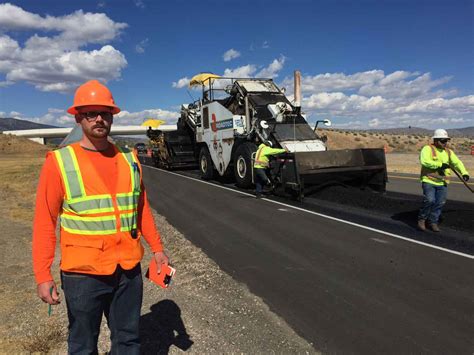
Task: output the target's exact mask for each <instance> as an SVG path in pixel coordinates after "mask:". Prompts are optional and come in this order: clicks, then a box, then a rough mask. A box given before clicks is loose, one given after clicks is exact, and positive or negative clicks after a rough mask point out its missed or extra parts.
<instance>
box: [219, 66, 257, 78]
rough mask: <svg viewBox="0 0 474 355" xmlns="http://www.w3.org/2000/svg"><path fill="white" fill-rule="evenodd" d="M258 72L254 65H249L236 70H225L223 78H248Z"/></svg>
mask: <svg viewBox="0 0 474 355" xmlns="http://www.w3.org/2000/svg"><path fill="white" fill-rule="evenodd" d="M256 71H257V67H256V66H255V65H254V64H247V65H243V66H241V67H237V68H234V69H229V68H227V69H225V70H224V75H223V76H225V77H229V78H248V77H252V76H253V74H255V72H256Z"/></svg>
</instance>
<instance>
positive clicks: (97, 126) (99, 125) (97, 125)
mask: <svg viewBox="0 0 474 355" xmlns="http://www.w3.org/2000/svg"><path fill="white" fill-rule="evenodd" d="M94 128H107V126H105V125H103V124H96V125H94V126H93V127H92V129H94Z"/></svg>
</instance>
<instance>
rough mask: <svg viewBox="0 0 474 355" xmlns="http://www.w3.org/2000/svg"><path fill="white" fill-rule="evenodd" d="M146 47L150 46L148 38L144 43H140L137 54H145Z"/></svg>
mask: <svg viewBox="0 0 474 355" xmlns="http://www.w3.org/2000/svg"><path fill="white" fill-rule="evenodd" d="M146 46H148V38H145V39H144V40H143V41H140V43H138V44H137V45H136V46H135V52H137V53H140V54H143V53H145V47H146Z"/></svg>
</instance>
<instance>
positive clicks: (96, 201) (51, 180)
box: [32, 80, 168, 354]
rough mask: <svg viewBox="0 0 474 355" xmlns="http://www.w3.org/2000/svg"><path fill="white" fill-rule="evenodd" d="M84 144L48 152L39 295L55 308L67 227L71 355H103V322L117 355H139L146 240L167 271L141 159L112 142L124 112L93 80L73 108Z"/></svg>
mask: <svg viewBox="0 0 474 355" xmlns="http://www.w3.org/2000/svg"><path fill="white" fill-rule="evenodd" d="M68 112H69V113H70V114H72V115H74V117H75V119H76V123H77V124H79V125H80V126H81V128H82V132H83V135H82V139H81V140H80V141H79V142H77V143H73V144H71V145H68V146H66V147H64V148H61V149H58V150H56V151H54V152H49V153H48V155H47V156H46V161H45V163H44V165H43V169H42V171H41V175H40V179H39V184H38V189H37V194H36V210H35V219H34V223H33V243H32V246H33V253H32V254H33V270H34V274H35V279H36V283H37V293H38V296H39V297H40V298H41V300H43V301H44V302H46V303H48V304H50V305H55V304H58V303H59V302H60V298H59V292H58V289H57V287H56V283H55V281H54V278H53V276H52V274H51V265H52V263H53V260H54V253H55V247H56V224H59V226H60V247H61V263H60V269H61V274H60V276H61V287H62V289H63V291H64V295H65V299H66V306H67V313H68V319H69V327H68V329H69V336H68V353H69V354H97V339H98V336H99V330H100V324H101V321H102V316H103V315H105V317H106V318H107V324H108V326H109V328H110V333H111V341H112V346H111V349H110V352H111V353H113V354H139V353H140V339H139V326H138V324H139V319H140V310H141V305H142V295H143V281H142V274H141V268H140V260H141V259H142V257H143V246H142V243H141V239H145V240H146V242H147V243H148V245H149V246H150V249H151V251H152V253H153V254H154V258H155V261H156V264H157V266H158V270H157V272H158V273H160V272H161V268H162V266H163V265H165V264H168V257H167V256H166V254H165V253H164V252H163V246H162V244H161V239H160V235H159V232H158V230H157V229H156V226H155V222H154V219H153V215H152V213H151V209H150V206H149V204H148V201H147V197H146V193H145V190H144V185H143V181H142V174H141V173H142V168H141V166H140V163H139V162H138V160H137V157H136V155H135V154H134V153H133V152H131V151H130V150H128V149H121V148H119V147H118V146H116V145H114V144H112V143H110V141H109V140H108V136H109V133H110V129H111V126H112V123H113V119H114V115H115V114H117V113H119V112H120V109H119V108H118V107H117V105H116V104H115V102H114V99H113V97H112V93H111V92H110V90H109V89H108V88H107V87H106V86H104V85H102V84H101V83H99V82H98V81H97V80H91V81H88V82H87V83H85V84H83V85H81V86H80V87H79V88H78V89H77V91H76V94H75V96H74V104H73V106H71V107H70V108H69V109H68Z"/></svg>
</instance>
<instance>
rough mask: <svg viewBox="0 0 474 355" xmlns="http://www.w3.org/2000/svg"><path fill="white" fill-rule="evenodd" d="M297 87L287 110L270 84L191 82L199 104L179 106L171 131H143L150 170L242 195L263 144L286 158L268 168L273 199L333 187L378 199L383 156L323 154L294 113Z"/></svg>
mask: <svg viewBox="0 0 474 355" xmlns="http://www.w3.org/2000/svg"><path fill="white" fill-rule="evenodd" d="M300 80H301V79H300V74H299V72H295V100H294V102H293V103H292V102H290V100H289V99H288V98H287V96H286V95H285V93H284V92H283V91H282V90H281V89H280V88H278V87H277V85H276V84H275V83H274V82H273V80H271V79H259V78H224V77H218V76H217V75H214V74H208V73H203V74H199V75H197V76H195V77H194V78H193V79H192V80H191V83H190V84H191V85H200V86H201V87H202V98H200V99H199V100H196V101H194V102H192V103H190V104H186V105H182V107H181V115H180V117H179V119H178V123H177V131H173V132H161V131H159V128H158V129H157V130H152V129H150V130H149V131H148V136H149V137H150V139H151V142H152V146H153V158H154V161H155V164H156V165H157V166H160V167H164V168H180V167H195V166H197V167H198V168H199V170H200V173H201V176H202V178H203V179H212V178H213V177H215V176H216V175H217V174H218V175H220V176H233V177H234V178H235V182H236V184H237V185H238V186H239V187H242V188H250V187H251V186H252V184H253V181H252V176H253V174H252V155H253V153H255V152H256V150H257V147H258V145H259V144H260V143H261V142H263V141H271V142H272V145H273V147H281V148H285V149H286V150H287V153H284V154H281V155H279V156H277V157H276V158H275V159H273V160H271V162H270V168H269V176H270V179H271V180H272V183H273V187H274V192H275V193H276V194H286V195H291V196H293V197H295V198H298V199H302V198H303V196H305V195H308V194H311V193H312V192H314V191H317V190H319V189H321V188H324V187H326V186H329V185H334V184H344V185H350V186H355V187H360V188H370V189H372V190H375V191H379V192H383V191H385V185H386V182H387V168H386V162H385V152H384V150H383V149H382V148H381V149H373V148H367V149H364V148H361V149H343V150H330V149H328V146H327V144H326V139H325V137H323V136H320V135H318V134H317V132H316V127H314V129H313V128H312V127H311V126H310V125H309V124H308V122H307V121H306V119H305V117H304V115H303V114H302V112H301V105H300V102H301V101H300V97H301V94H300ZM318 122H323V123H324V124H326V125H329V124H330V121H329V120H323V121H318ZM316 126H317V123H316Z"/></svg>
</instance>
